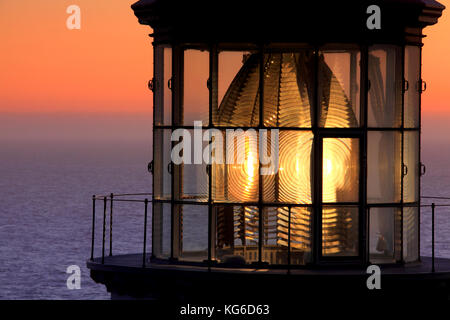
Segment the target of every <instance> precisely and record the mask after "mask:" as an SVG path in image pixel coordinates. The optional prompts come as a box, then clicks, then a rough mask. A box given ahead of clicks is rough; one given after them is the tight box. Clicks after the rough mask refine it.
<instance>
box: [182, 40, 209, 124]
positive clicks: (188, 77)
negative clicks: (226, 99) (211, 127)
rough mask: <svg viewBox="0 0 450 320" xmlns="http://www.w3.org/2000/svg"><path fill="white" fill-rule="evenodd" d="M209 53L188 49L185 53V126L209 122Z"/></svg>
mask: <svg viewBox="0 0 450 320" xmlns="http://www.w3.org/2000/svg"><path fill="white" fill-rule="evenodd" d="M208 79H209V52H208V51H200V50H193V49H188V50H185V51H184V81H183V123H182V124H183V125H186V126H192V125H194V121H201V122H202V124H203V125H204V126H207V125H208V122H209V90H208Z"/></svg>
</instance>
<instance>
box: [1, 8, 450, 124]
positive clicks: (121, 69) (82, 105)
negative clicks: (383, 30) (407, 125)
mask: <svg viewBox="0 0 450 320" xmlns="http://www.w3.org/2000/svg"><path fill="white" fill-rule="evenodd" d="M133 2H134V1H129V0H95V1H94V0H70V1H65V0H57V1H55V0H20V1H16V0H0V38H1V50H0V66H1V73H0V87H1V89H0V113H1V112H3V113H5V112H14V113H48V112H57V113H61V112H62V113H66V112H68V113H74V112H77V113H79V112H94V113H95V112H97V113H98V112H114V113H125V112H127V113H141V112H151V108H152V99H151V92H150V91H149V90H148V89H147V88H146V83H147V81H148V79H150V78H151V77H152V61H153V59H152V47H151V38H149V37H148V34H149V33H151V29H150V28H149V27H148V26H142V25H139V24H138V22H137V18H136V17H135V16H134V14H133V12H132V10H131V8H130V5H131V4H132V3H133ZM441 2H442V3H443V4H444V5H446V6H447V7H449V5H450V0H442V1H441ZM71 4H77V5H78V6H80V8H81V30H68V29H67V28H66V19H67V17H68V16H69V15H68V14H67V13H66V8H67V7H68V6H69V5H71ZM448 16H449V15H448V12H447V11H444V15H443V17H442V18H441V19H440V22H439V23H438V24H437V25H435V26H432V27H429V28H427V29H425V33H426V35H427V38H426V39H425V47H424V51H423V65H424V67H423V78H424V79H425V80H426V81H427V84H428V90H427V91H426V92H425V93H424V95H423V114H424V115H425V116H426V115H433V114H441V115H442V114H446V115H450V108H448V101H450V90H449V89H450V86H449V85H448V83H449V81H448V77H449V74H450V59H449V57H450V18H449V17H448Z"/></svg>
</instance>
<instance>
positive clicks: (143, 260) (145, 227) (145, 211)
mask: <svg viewBox="0 0 450 320" xmlns="http://www.w3.org/2000/svg"><path fill="white" fill-rule="evenodd" d="M144 204H145V209H144V250H143V253H142V268H145V256H146V250H147V211H148V199H145V200H144Z"/></svg>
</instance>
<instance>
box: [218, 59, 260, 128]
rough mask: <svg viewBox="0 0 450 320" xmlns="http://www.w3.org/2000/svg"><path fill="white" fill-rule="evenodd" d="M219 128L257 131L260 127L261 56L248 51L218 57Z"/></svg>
mask: <svg viewBox="0 0 450 320" xmlns="http://www.w3.org/2000/svg"><path fill="white" fill-rule="evenodd" d="M218 60H219V61H218V73H219V74H218V107H217V108H218V109H216V108H215V107H214V108H213V110H212V112H213V121H214V124H215V125H216V126H230V127H240V126H246V127H254V126H258V124H259V107H260V106H259V71H260V70H259V69H260V56H259V55H258V54H257V53H255V52H249V51H222V52H220V53H219V56H218Z"/></svg>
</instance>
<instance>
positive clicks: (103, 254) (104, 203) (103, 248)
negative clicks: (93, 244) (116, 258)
mask: <svg viewBox="0 0 450 320" xmlns="http://www.w3.org/2000/svg"><path fill="white" fill-rule="evenodd" d="M105 231H106V197H104V198H103V238H102V264H104V263H105Z"/></svg>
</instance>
